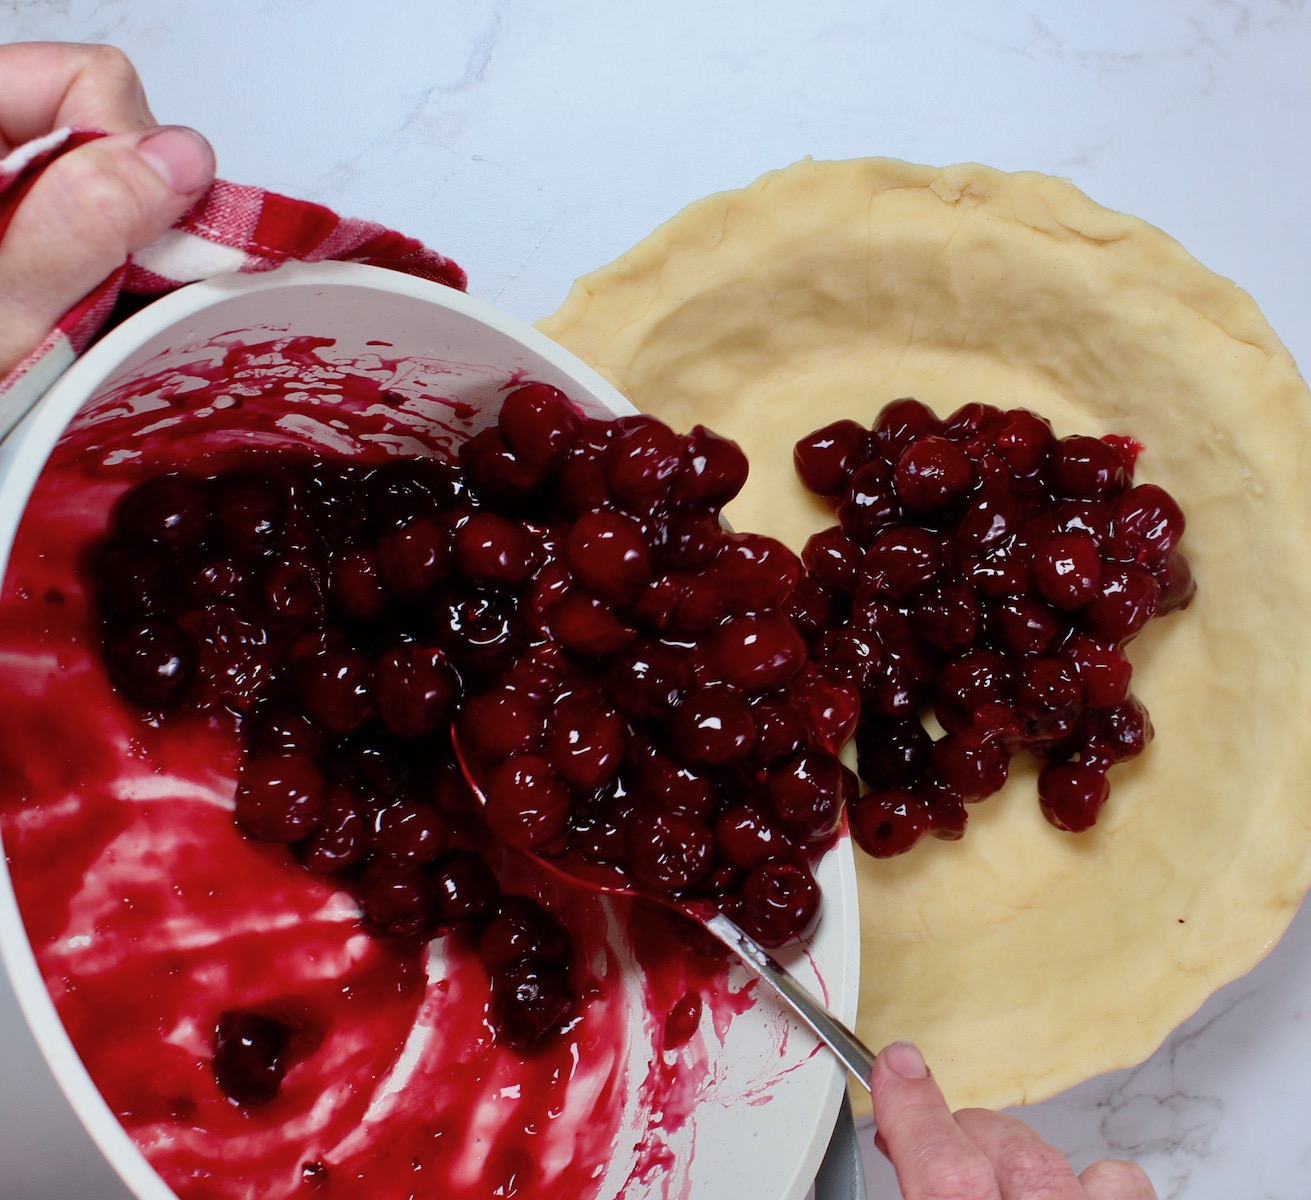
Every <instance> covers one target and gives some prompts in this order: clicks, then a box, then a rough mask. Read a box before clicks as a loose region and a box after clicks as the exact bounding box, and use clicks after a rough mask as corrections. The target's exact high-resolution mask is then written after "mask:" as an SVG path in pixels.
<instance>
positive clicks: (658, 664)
mask: <svg viewBox="0 0 1311 1200" xmlns="http://www.w3.org/2000/svg"><path fill="white" fill-rule="evenodd" d="M691 684H692V666H691V664H690V663H689V662H688V660H687V658H686V656H684V655H682V654H680V653H679V651H678V650H677V649H676V648H675V647H673V646H668V645H665V644H663V643H661V642H656V641H649V640H646V639H641V640H638V641H634V642H631V643H630V644H629V645H628V646H626V647H624V648H623V649H622V650H620V651H619V652H618V653H617V654H616V655H615V656H614V658H613V659H612V660H611V662H610V665H609V667H608V668H607V670H606V690H607V691H608V693H609V695H610V699H611V700H612V701H613V703H614V705H615V707H616V708H618V709H619V711H620V712H622V713H623V714H624V715H625V716H627V717H628V718H629V719H630V720H635V721H638V720H651V719H657V720H658V719H661V718H663V717H666V716H668V714H669V713H670V712H671V711H672V710H673V708H674V706H675V705H676V704H677V703H678V701H679V700H680V699H681V698H682V695H683V693H684V692H685V691H686V690H687V689H688V688H689V687H690V686H691Z"/></svg>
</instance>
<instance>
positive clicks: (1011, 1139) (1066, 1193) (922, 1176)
mask: <svg viewBox="0 0 1311 1200" xmlns="http://www.w3.org/2000/svg"><path fill="white" fill-rule="evenodd" d="M870 1091H871V1094H872V1096H873V1100H874V1117H875V1120H876V1121H877V1122H878V1128H879V1140H880V1149H882V1150H883V1151H884V1153H886V1154H887V1156H888V1157H889V1158H890V1159H891V1160H892V1165H893V1167H895V1168H896V1172H897V1180H898V1182H899V1183H900V1184H901V1190H902V1194H903V1195H904V1196H905V1198H906V1200H1156V1192H1155V1190H1154V1189H1153V1187H1152V1185H1151V1183H1150V1182H1149V1181H1148V1179H1147V1176H1146V1174H1145V1173H1144V1172H1143V1170H1142V1168H1141V1167H1138V1166H1135V1165H1134V1164H1133V1163H1128V1162H1119V1161H1115V1160H1106V1161H1104V1162H1096V1163H1093V1164H1092V1166H1090V1167H1088V1168H1086V1169H1085V1170H1084V1171H1083V1172H1082V1173H1081V1174H1079V1175H1077V1176H1076V1175H1075V1173H1074V1169H1073V1168H1072V1167H1071V1166H1070V1163H1069V1160H1068V1159H1066V1157H1065V1155H1063V1154H1061V1153H1060V1151H1058V1150H1055V1149H1053V1148H1052V1147H1051V1146H1049V1145H1047V1143H1046V1142H1044V1141H1043V1140H1042V1139H1041V1138H1040V1137H1039V1136H1038V1135H1037V1134H1036V1133H1034V1131H1033V1130H1032V1129H1030V1128H1029V1127H1028V1126H1027V1125H1025V1124H1024V1122H1022V1121H1017V1120H1016V1119H1015V1118H1014V1117H1008V1116H1004V1115H1002V1114H1001V1113H995V1112H988V1111H987V1110H986V1109H981V1108H967V1109H962V1110H961V1111H960V1112H958V1113H954V1114H953V1113H952V1111H951V1110H950V1109H949V1108H948V1107H947V1102H946V1101H945V1100H944V1099H943V1096H942V1093H941V1092H940V1091H939V1090H938V1085H937V1084H936V1083H934V1082H933V1077H932V1076H931V1075H930V1074H929V1070H928V1068H927V1067H926V1066H925V1064H924V1059H923V1058H922V1057H921V1056H920V1052H919V1051H918V1050H917V1049H915V1047H914V1046H911V1045H908V1044H907V1043H905V1042H894V1043H893V1044H892V1045H891V1046H889V1047H887V1048H886V1049H885V1050H884V1051H883V1052H882V1053H881V1054H880V1055H879V1056H878V1058H877V1059H876V1060H875V1062H874V1072H873V1074H872V1075H871V1077H870Z"/></svg>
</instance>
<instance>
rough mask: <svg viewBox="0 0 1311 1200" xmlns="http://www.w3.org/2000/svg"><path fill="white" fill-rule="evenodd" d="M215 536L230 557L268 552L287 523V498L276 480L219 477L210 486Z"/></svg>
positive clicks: (229, 476)
mask: <svg viewBox="0 0 1311 1200" xmlns="http://www.w3.org/2000/svg"><path fill="white" fill-rule="evenodd" d="M210 500H211V503H212V505H213V510H214V521H215V524H216V525H217V527H218V534H219V536H220V538H221V539H222V540H223V543H224V545H226V546H227V547H228V548H229V549H230V550H231V551H232V552H233V553H234V554H237V555H257V554H260V553H262V552H264V551H265V550H268V549H270V548H271V547H272V546H273V545H274V543H275V542H276V541H277V539H278V538H279V537H280V536H281V534H282V531H283V529H284V528H285V527H286V523H287V509H288V497H287V493H286V489H285V488H284V487H283V486H282V485H281V484H280V482H279V481H277V480H275V479H273V478H271V477H269V476H265V475H260V474H255V473H250V474H233V475H223V476H220V477H219V478H217V479H215V480H214V481H213V483H212V484H211V485H210Z"/></svg>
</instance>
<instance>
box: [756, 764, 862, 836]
mask: <svg viewBox="0 0 1311 1200" xmlns="http://www.w3.org/2000/svg"><path fill="white" fill-rule="evenodd" d="M842 786H843V784H842V763H841V762H840V761H839V760H838V759H837V758H835V757H834V756H833V755H831V754H821V753H803V754H800V755H798V756H797V757H796V758H794V759H793V760H792V761H791V762H789V763H787V764H785V765H784V766H781V767H776V768H775V769H773V770H771V771H770V772H769V775H768V782H767V784H766V794H767V796H768V798H769V806H770V810H771V811H772V812H773V815H774V817H775V818H776V819H777V821H778V823H779V825H780V827H781V828H782V829H783V830H785V831H786V832H787V833H788V834H789V835H790V836H791V837H792V838H793V839H794V840H795V841H796V842H798V843H800V844H802V845H814V844H821V843H824V842H827V841H828V840H829V839H830V838H831V837H832V836H833V834H834V833H835V832H836V831H837V827H838V822H839V821H840V820H841V818H842Z"/></svg>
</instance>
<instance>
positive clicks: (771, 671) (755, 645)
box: [704, 612, 806, 692]
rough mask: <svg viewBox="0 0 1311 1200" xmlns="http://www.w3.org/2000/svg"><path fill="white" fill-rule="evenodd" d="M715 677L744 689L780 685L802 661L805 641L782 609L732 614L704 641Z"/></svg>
mask: <svg viewBox="0 0 1311 1200" xmlns="http://www.w3.org/2000/svg"><path fill="white" fill-rule="evenodd" d="M704 646H705V655H706V662H707V664H708V666H709V668H710V670H711V671H712V672H713V673H714V675H715V678H716V679H717V680H718V681H720V682H723V683H727V684H731V685H732V686H734V687H737V688H741V689H742V690H743V691H745V692H764V691H770V690H772V689H774V688H778V687H781V686H782V685H783V684H785V683H786V682H787V681H788V680H789V679H791V678H792V677H793V676H794V675H795V674H796V673H797V672H798V671H799V670H800V669H801V665H802V663H804V662H805V661H806V643H805V642H804V641H802V639H801V635H800V634H799V633H797V631H796V629H795V627H794V626H793V625H792V622H791V621H789V620H788V619H787V617H785V616H784V615H783V614H782V613H778V612H775V613H764V614H753V615H750V616H743V617H733V618H731V619H730V620H727V621H725V622H724V623H723V624H722V625H720V626H719V627H718V628H717V629H715V630H714V631H713V633H711V635H710V636H709V637H708V638H707V639H706V641H705V643H704Z"/></svg>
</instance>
